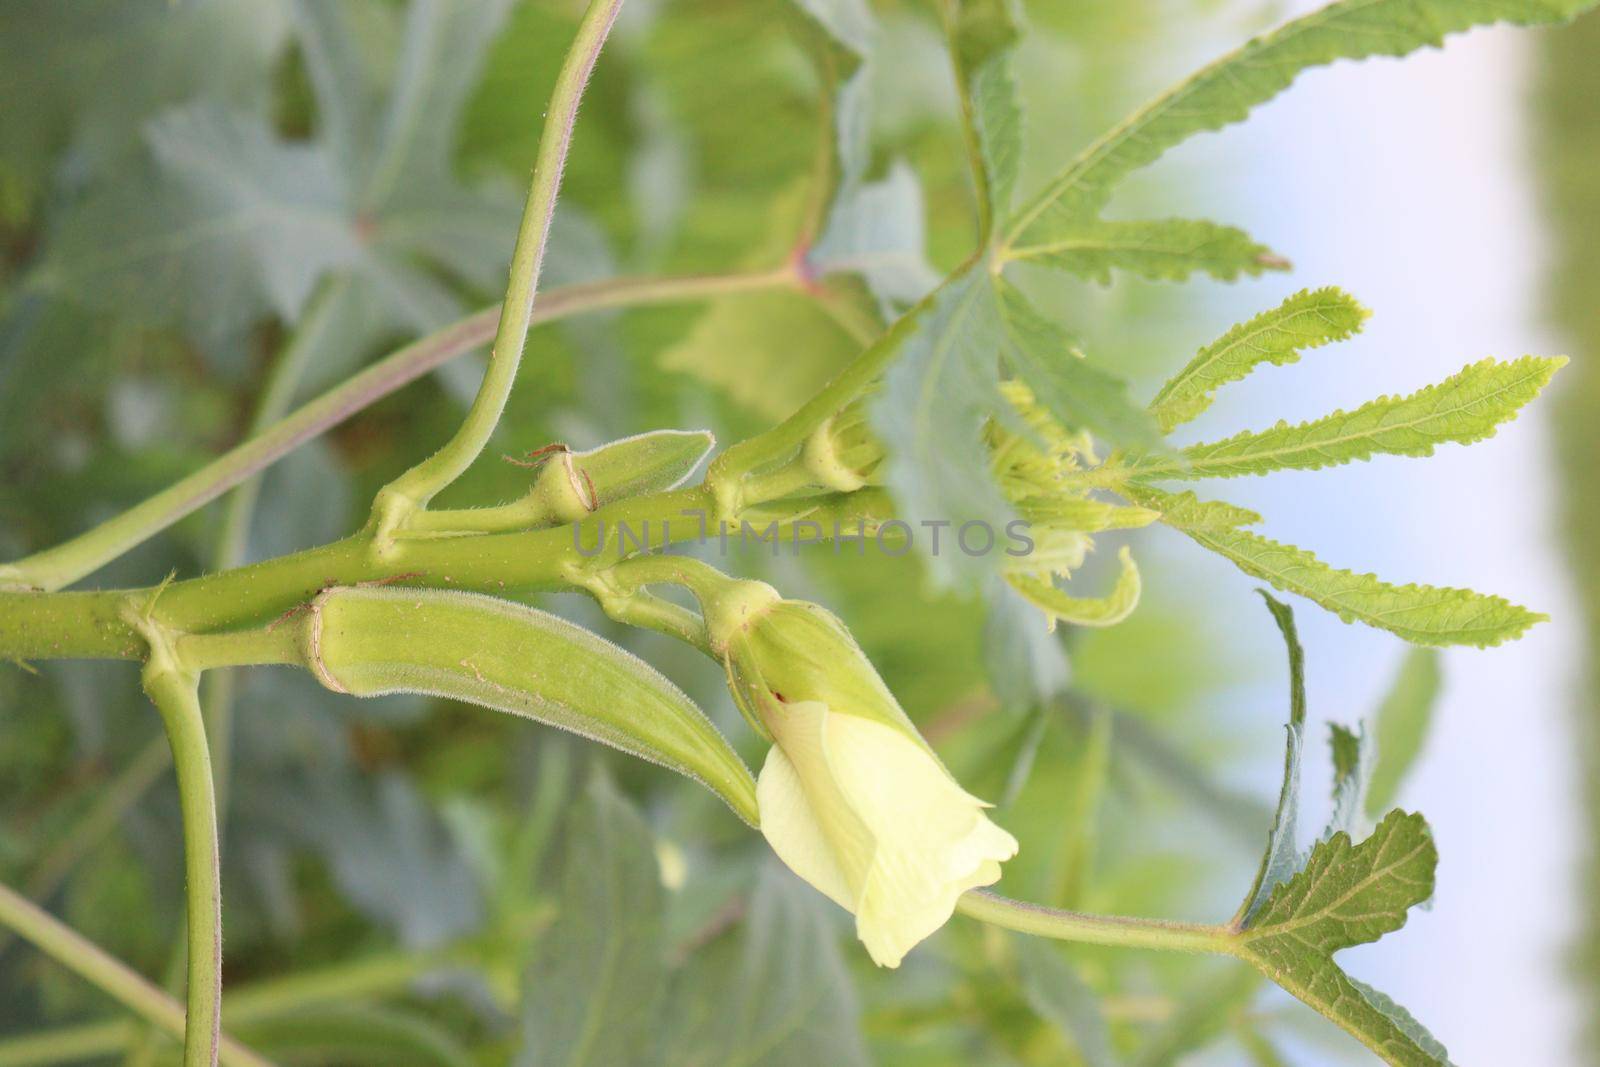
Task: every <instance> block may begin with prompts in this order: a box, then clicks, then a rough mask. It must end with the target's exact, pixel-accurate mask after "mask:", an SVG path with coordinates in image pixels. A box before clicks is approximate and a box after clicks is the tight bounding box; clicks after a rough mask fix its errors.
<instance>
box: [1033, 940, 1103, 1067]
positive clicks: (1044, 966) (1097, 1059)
mask: <svg viewBox="0 0 1600 1067" xmlns="http://www.w3.org/2000/svg"><path fill="white" fill-rule="evenodd" d="M1011 943H1012V945H1013V947H1014V948H1015V949H1016V953H1017V976H1018V978H1019V980H1020V981H1021V984H1022V995H1023V996H1024V997H1025V998H1026V999H1027V1001H1028V1006H1029V1007H1031V1008H1032V1009H1033V1010H1034V1013H1035V1014H1037V1015H1038V1016H1039V1017H1040V1018H1041V1019H1044V1020H1045V1021H1047V1022H1049V1023H1050V1024H1051V1025H1053V1026H1054V1027H1055V1028H1056V1029H1057V1030H1059V1031H1060V1032H1061V1036H1062V1037H1063V1038H1065V1039H1066V1040H1067V1041H1068V1042H1069V1043H1070V1044H1071V1045H1072V1047H1073V1048H1075V1049H1077V1051H1078V1056H1079V1058H1080V1059H1081V1060H1082V1062H1083V1063H1084V1065H1085V1067H1111V1065H1112V1064H1115V1063H1116V1062H1117V1061H1116V1058H1115V1057H1114V1056H1113V1055H1112V1053H1111V1032H1110V1029H1109V1028H1108V1027H1107V1026H1106V1020H1105V1016H1104V1015H1102V1014H1101V1012H1100V1002H1099V1000H1098V998H1097V997H1096V996H1095V993H1094V990H1093V989H1090V988H1089V986H1088V984H1087V983H1086V982H1084V980H1083V979H1082V978H1081V977H1079V976H1078V972H1077V970H1076V969H1075V968H1074V967H1073V966H1072V965H1071V964H1070V963H1068V962H1067V961H1066V959H1065V958H1063V957H1062V955H1061V949H1060V948H1059V947H1058V946H1057V945H1055V944H1052V943H1051V942H1049V941H1046V940H1043V939H1042V938H1034V937H1018V938H1012V939H1011Z"/></svg>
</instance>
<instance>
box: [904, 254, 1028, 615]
mask: <svg viewBox="0 0 1600 1067" xmlns="http://www.w3.org/2000/svg"><path fill="white" fill-rule="evenodd" d="M999 329H1000V324H999V321H998V309H997V307H996V302H995V300H994V293H993V289H992V288H991V286H990V284H989V279H988V278H987V277H986V276H985V273H984V272H983V271H981V270H973V271H968V272H967V273H965V274H959V275H956V276H955V277H953V278H951V279H950V280H948V281H946V282H945V283H944V285H943V286H942V287H941V288H940V289H939V290H938V292H936V293H934V294H933V295H932V296H930V297H929V298H928V300H927V301H926V302H924V303H923V304H920V305H918V307H917V308H916V309H915V310H913V311H912V312H911V313H910V314H909V315H908V316H907V317H906V318H904V319H902V320H901V321H900V322H899V323H898V324H897V325H896V327H895V328H894V329H893V330H891V331H890V333H889V334H888V335H886V336H885V337H884V338H883V339H882V340H880V341H879V342H878V343H879V344H881V345H895V346H897V347H898V348H899V353H898V356H897V358H896V361H895V362H894V363H893V364H892V365H891V366H890V367H889V370H888V371H887V372H886V373H885V374H884V378H883V388H882V391H881V392H880V393H879V395H878V397H877V398H876V401H875V403H874V404H873V405H872V421H873V426H874V428H875V429H876V430H877V432H878V434H879V435H880V437H881V438H882V439H883V441H884V442H885V443H886V445H887V446H888V449H889V458H888V461H887V472H888V484H889V487H890V489H891V491H892V492H893V493H894V497H895V503H896V505H897V509H898V514H899V515H900V516H901V518H902V519H904V520H905V521H907V522H909V523H911V524H912V526H913V527H914V528H915V527H917V524H919V523H922V522H929V521H931V522H939V521H944V522H948V523H949V524H950V526H951V528H952V529H958V528H960V526H961V525H962V524H963V523H966V522H980V523H987V524H988V526H989V529H991V530H996V531H998V530H1000V529H1002V528H1004V526H1005V524H1006V521H1007V520H1008V519H1009V518H1010V515H1011V508H1010V506H1009V505H1008V504H1007V502H1006V500H1005V498H1004V497H1002V496H1001V494H1000V491H999V489H998V487H997V486H996V485H995V483H994V479H993V478H992V476H991V475H990V473H989V455H988V449H987V448H986V447H985V445H984V443H983V436H982V435H983V428H984V425H985V424H986V423H987V422H988V420H989V417H990V415H991V414H993V413H995V412H997V411H1000V410H1001V409H1002V405H1003V403H1004V402H1003V401H1002V400H1001V398H1000V393H999V385H998V380H997V378H996V368H995V358H994V353H995V349H996V347H997V346H998V344H999V339H1000V335H999ZM915 540H916V541H917V543H919V544H924V541H925V539H915ZM946 540H948V538H947V539H946ZM924 547H925V548H926V547H930V546H929V545H928V544H924ZM928 559H929V567H930V570H931V572H932V573H933V574H934V575H936V576H937V577H938V578H939V579H940V580H941V581H942V582H944V583H946V584H952V583H955V582H956V581H957V578H958V576H963V575H967V576H970V575H971V574H972V572H973V571H975V570H977V569H978V567H979V565H980V564H983V563H986V564H988V569H991V570H992V569H993V564H994V560H992V559H989V560H975V559H972V558H969V557H967V556H965V555H963V554H959V553H953V552H948V551H947V552H944V553H942V554H940V555H938V556H929V557H928Z"/></svg>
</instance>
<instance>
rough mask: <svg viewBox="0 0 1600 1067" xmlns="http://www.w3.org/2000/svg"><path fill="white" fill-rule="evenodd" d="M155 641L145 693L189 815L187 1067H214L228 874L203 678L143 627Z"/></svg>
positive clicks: (150, 627)
mask: <svg viewBox="0 0 1600 1067" xmlns="http://www.w3.org/2000/svg"><path fill="white" fill-rule="evenodd" d="M139 625H140V627H141V629H142V630H143V632H144V634H145V636H146V639H147V640H149V642H150V660H149V662H148V663H146V664H145V668H144V673H143V679H144V689H145V692H146V693H148V694H149V696H150V700H151V701H152V702H153V703H154V704H155V706H156V709H157V710H158V711H160V712H161V719H162V722H163V723H164V724H165V725H166V729H167V742H168V744H169V745H170V746H171V747H172V762H173V766H174V767H175V768H176V770H177V772H178V805H179V809H180V810H181V812H182V816H183V856H184V874H185V879H184V881H185V890H186V892H185V898H186V900H187V908H188V915H189V921H188V953H189V968H188V970H189V975H188V992H187V1003H188V1008H187V1011H186V1013H185V1022H184V1042H183V1062H184V1067H213V1065H214V1064H216V1062H217V1044H218V1041H219V1040H220V1038H221V1032H222V871H221V856H220V850H219V846H218V841H217V802H216V796H215V794H214V792H213V783H212V778H211V754H210V751H209V749H208V748H207V747H206V727H205V719H204V717H203V716H202V715H201V713H200V693H199V675H198V674H196V673H195V672H194V671H192V670H188V669H186V668H184V667H183V666H182V665H181V662H180V661H179V660H178V658H177V655H176V653H175V651H174V649H173V647H172V645H171V642H170V641H169V640H168V638H167V635H166V634H165V633H164V632H162V631H161V630H160V628H159V627H158V626H156V625H155V624H153V623H150V622H149V621H148V620H143V621H141V622H140V624H139Z"/></svg>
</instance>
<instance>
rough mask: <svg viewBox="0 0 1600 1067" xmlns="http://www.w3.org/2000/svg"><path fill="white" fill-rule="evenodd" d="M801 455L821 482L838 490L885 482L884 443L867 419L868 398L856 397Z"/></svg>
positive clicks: (813, 436) (814, 436)
mask: <svg viewBox="0 0 1600 1067" xmlns="http://www.w3.org/2000/svg"><path fill="white" fill-rule="evenodd" d="M800 458H801V462H803V463H804V464H805V467H806V470H807V471H808V472H810V474H811V476H812V478H813V479H814V480H815V482H816V484H817V485H821V486H824V487H825V488H828V489H832V490H834V491H835V492H839V493H853V492H855V491H856V490H857V489H860V488H862V487H863V486H867V485H879V484H882V482H883V470H882V468H883V458H884V453H883V445H882V444H881V443H879V441H878V438H877V437H876V436H875V435H874V434H873V432H872V427H871V426H870V425H869V424H868V422H867V405H866V402H865V401H864V400H857V401H855V402H854V403H852V404H850V405H848V406H847V407H845V408H844V410H842V411H840V412H839V413H838V414H836V415H834V416H833V417H832V418H830V419H828V421H827V422H825V423H823V424H822V425H821V426H820V427H818V428H817V429H816V430H815V431H814V432H813V433H812V434H811V436H810V437H808V438H807V439H806V443H805V448H804V450H803V451H802V453H801V457H800Z"/></svg>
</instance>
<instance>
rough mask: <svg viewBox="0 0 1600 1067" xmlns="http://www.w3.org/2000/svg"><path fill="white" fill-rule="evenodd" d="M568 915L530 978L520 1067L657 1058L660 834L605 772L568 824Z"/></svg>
mask: <svg viewBox="0 0 1600 1067" xmlns="http://www.w3.org/2000/svg"><path fill="white" fill-rule="evenodd" d="M557 906H558V908H559V909H560V914H559V915H558V917H557V918H556V921H555V923H554V925H552V926H551V928H550V930H549V931H548V932H547V933H546V934H545V935H544V936H543V937H542V938H540V940H539V943H538V947H537V948H536V949H535V951H534V955H533V958H532V959H531V960H530V961H529V964H528V971H527V977H526V979H525V981H524V983H523V999H522V1045H521V1051H520V1052H519V1053H518V1055H517V1056H516V1058H515V1061H514V1062H515V1063H516V1064H517V1065H518V1067H553V1065H557V1064H563V1065H571V1067H577V1065H578V1064H608V1065H610V1064H615V1065H618V1067H623V1065H627V1064H643V1063H646V1062H650V1058H649V1055H648V1052H649V1049H650V1045H651V1043H652V1041H653V1040H654V1038H655V1034H656V1031H657V1028H658V1025H659V1023H658V1011H659V1008H660V1003H661V996H662V986H663V984H664V978H665V964H664V962H663V947H662V943H661V923H662V910H663V890H662V887H661V869H660V867H659V865H658V864H657V861H656V853H655V840H654V837H653V836H652V835H651V833H650V830H649V828H648V827H647V826H646V825H645V824H644V821H643V820H642V819H640V818H639V815H638V813H637V812H635V811H634V810H633V808H632V807H631V806H630V805H629V804H628V803H627V802H626V801H625V800H624V799H623V798H622V797H621V796H619V795H618V794H617V792H616V790H615V789H614V788H613V787H612V786H611V785H610V783H609V782H607V781H606V779H605V778H603V777H601V776H599V775H596V776H595V777H594V778H593V779H592V780H591V782H590V784H589V787H588V790H587V792H586V795H585V796H584V798H583V800H582V801H581V802H580V803H579V805H578V806H577V808H576V809H575V810H574V811H573V814H572V816H571V817H570V818H569V819H568V821H567V847H566V854H565V858H564V860H563V862H562V876H561V887H560V890H559V895H558V897H557Z"/></svg>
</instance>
